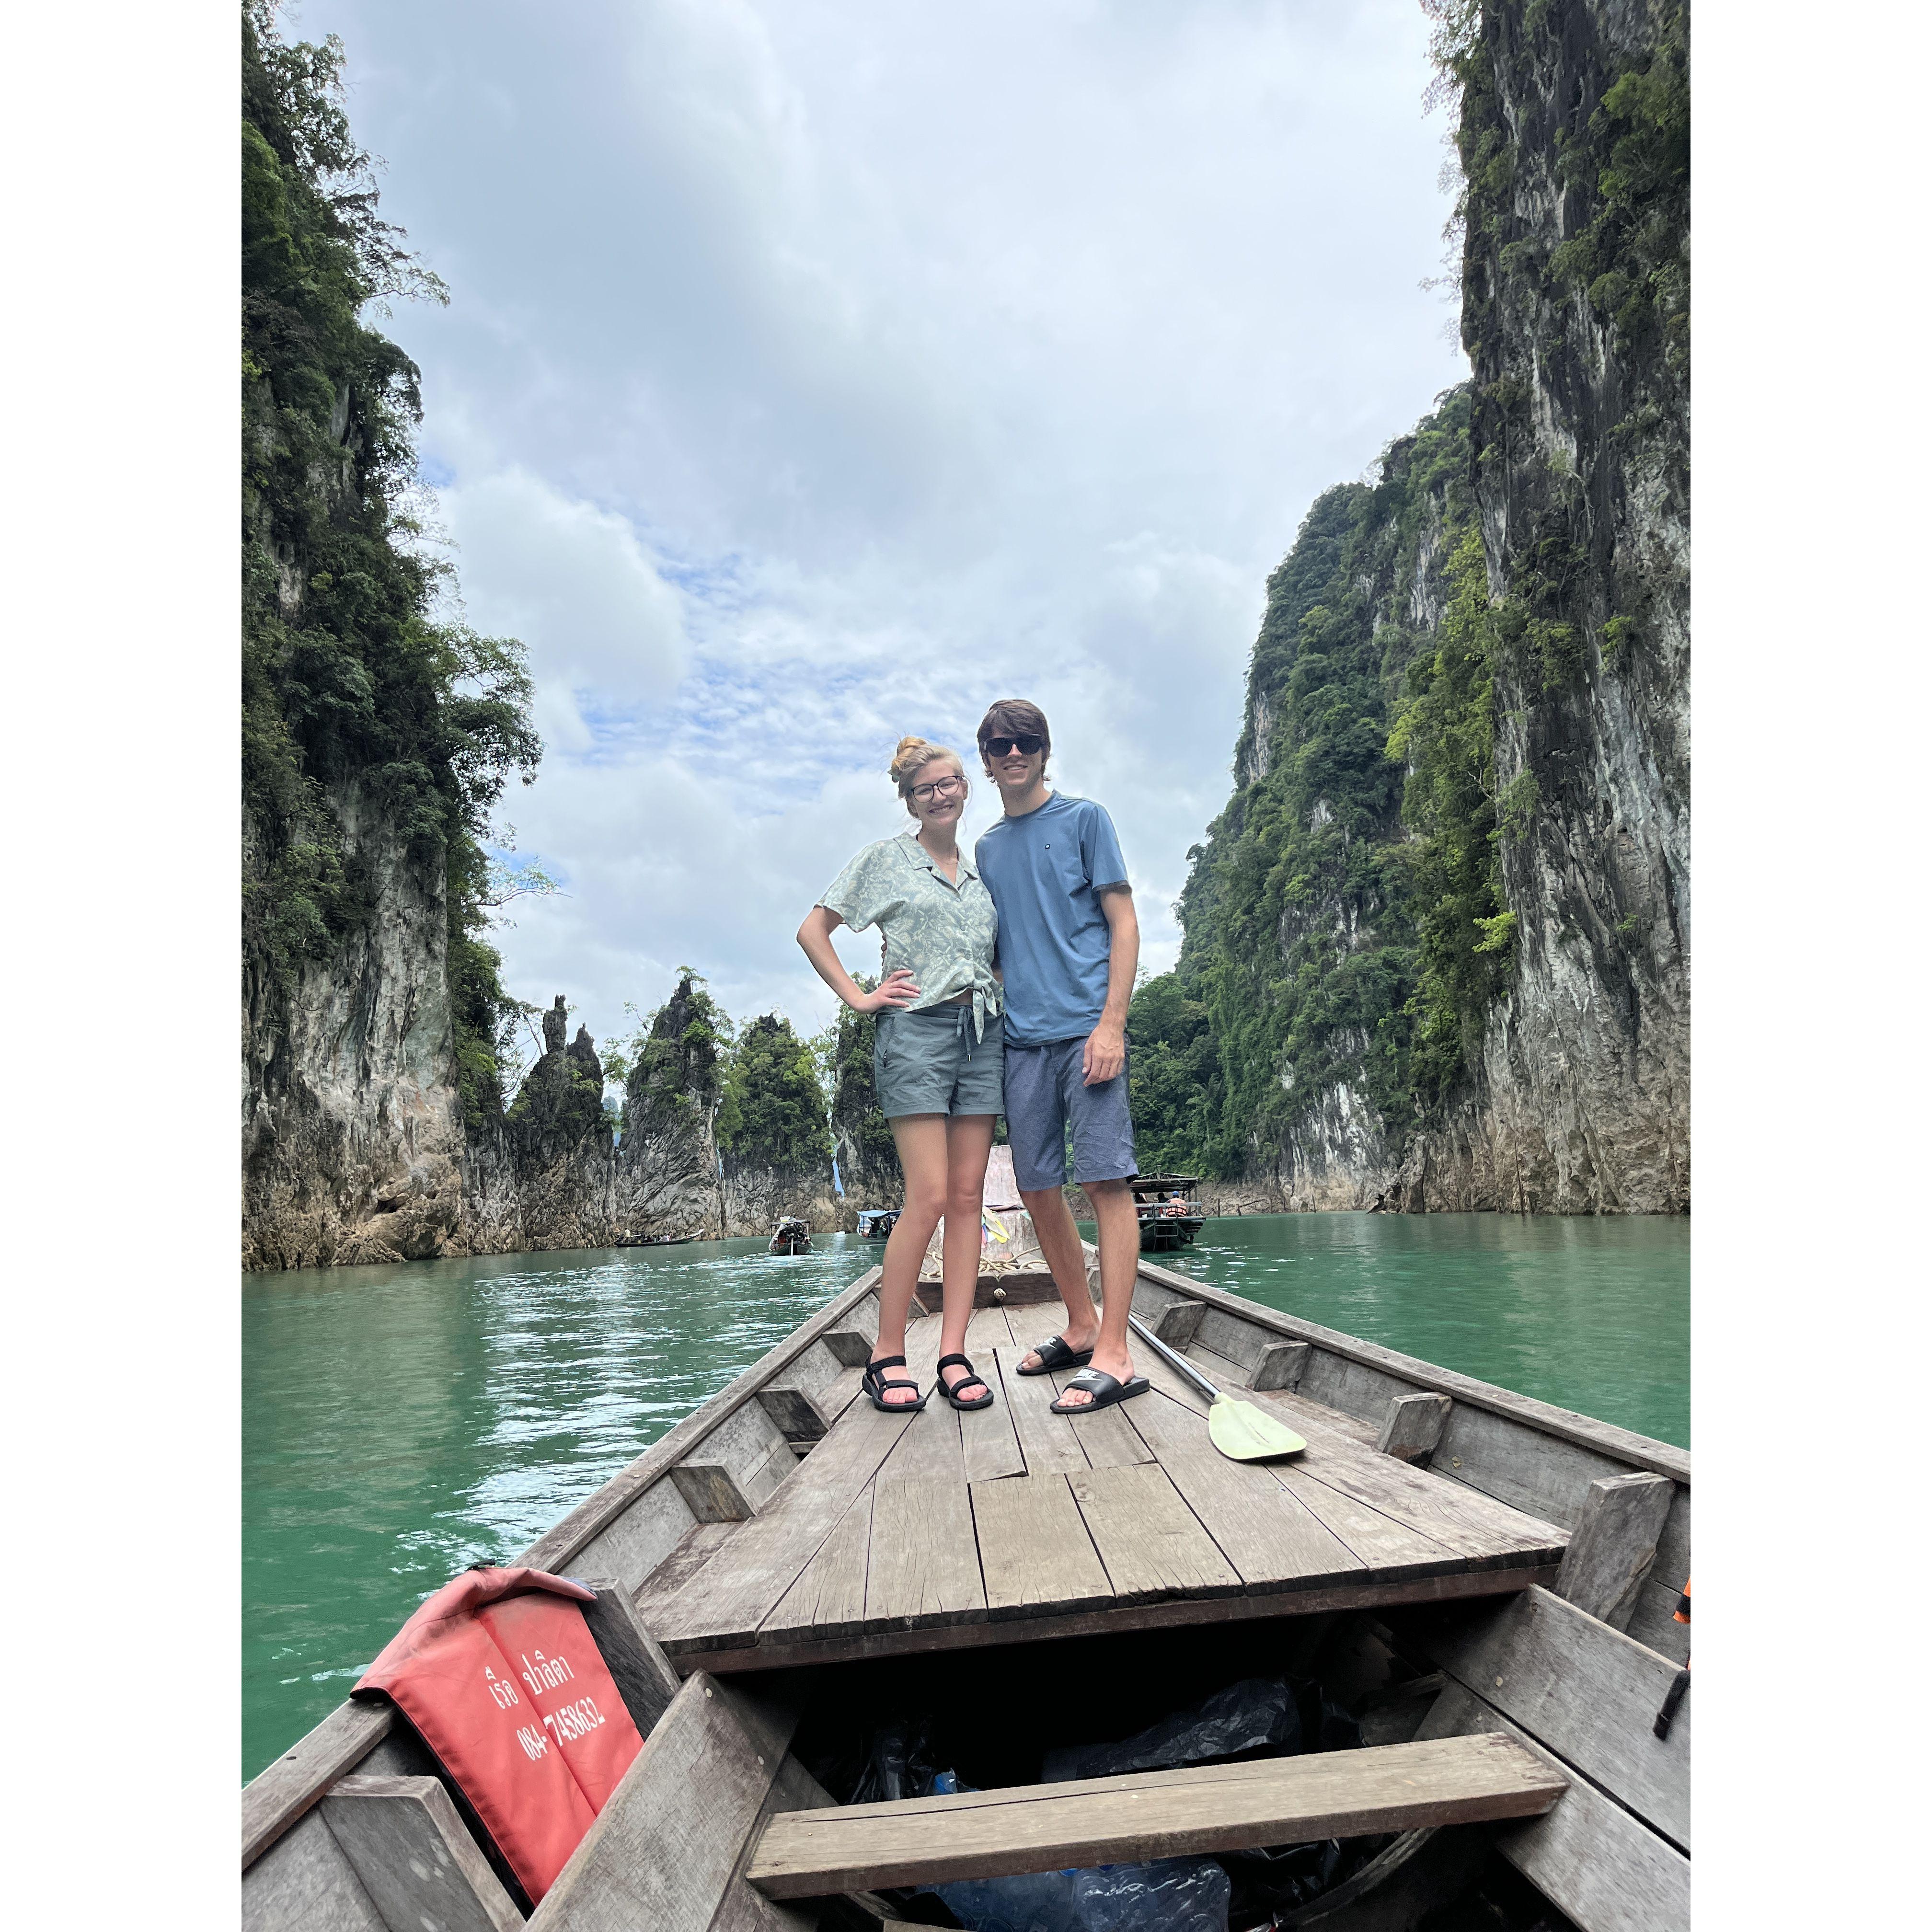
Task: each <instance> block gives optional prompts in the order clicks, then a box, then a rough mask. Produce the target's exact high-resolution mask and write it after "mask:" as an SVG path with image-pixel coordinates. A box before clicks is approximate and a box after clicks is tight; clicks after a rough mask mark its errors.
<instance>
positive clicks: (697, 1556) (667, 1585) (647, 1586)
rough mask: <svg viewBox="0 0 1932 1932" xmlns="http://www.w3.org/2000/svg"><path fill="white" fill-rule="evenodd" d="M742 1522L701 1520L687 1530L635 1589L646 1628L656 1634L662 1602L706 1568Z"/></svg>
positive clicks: (639, 1614) (632, 1594) (640, 1613)
mask: <svg viewBox="0 0 1932 1932" xmlns="http://www.w3.org/2000/svg"><path fill="white" fill-rule="evenodd" d="M738 1529H739V1525H738V1524H736V1523H698V1524H696V1525H694V1526H693V1527H692V1528H691V1529H688V1530H687V1531H686V1532H685V1535H684V1538H683V1540H682V1541H681V1542H679V1544H678V1545H677V1547H676V1548H675V1549H674V1550H672V1552H671V1553H670V1555H669V1556H667V1557H666V1558H665V1559H664V1561H663V1562H661V1563H660V1564H659V1565H658V1567H657V1568H655V1570H653V1571H652V1572H651V1574H649V1576H648V1577H646V1578H645V1579H644V1580H643V1583H640V1585H639V1586H637V1589H636V1590H635V1591H634V1592H632V1593H631V1601H632V1602H633V1603H634V1604H636V1605H637V1615H638V1616H640V1617H641V1618H642V1619H643V1623H644V1628H646V1630H647V1631H650V1632H651V1633H652V1635H653V1636H655V1634H656V1633H657V1628H658V1626H657V1622H656V1619H657V1613H658V1606H659V1605H660V1604H662V1603H663V1602H664V1600H665V1599H666V1598H669V1597H673V1596H675V1595H676V1594H677V1592H679V1590H681V1589H683V1588H684V1586H685V1584H687V1583H689V1582H690V1581H691V1578H692V1577H695V1576H696V1575H697V1573H698V1571H700V1570H702V1569H703V1568H704V1566H705V1565H706V1564H707V1563H709V1562H710V1561H711V1559H712V1557H713V1556H715V1555H716V1554H717V1553H718V1550H719V1549H720V1548H721V1547H722V1546H723V1545H724V1544H725V1543H727V1542H728V1541H730V1538H732V1537H733V1536H735V1535H736V1534H737V1532H738Z"/></svg>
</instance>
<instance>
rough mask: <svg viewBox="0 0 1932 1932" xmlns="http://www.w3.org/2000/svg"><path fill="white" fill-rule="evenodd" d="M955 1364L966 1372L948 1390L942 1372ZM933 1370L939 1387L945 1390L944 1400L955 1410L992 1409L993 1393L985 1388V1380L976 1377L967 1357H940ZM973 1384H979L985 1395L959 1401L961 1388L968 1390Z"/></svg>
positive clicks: (981, 1377)
mask: <svg viewBox="0 0 1932 1932" xmlns="http://www.w3.org/2000/svg"><path fill="white" fill-rule="evenodd" d="M955 1362H957V1363H958V1364H959V1366H960V1367H962V1369H964V1370H965V1371H966V1373H965V1374H964V1375H963V1376H961V1377H960V1378H959V1380H958V1381H957V1382H955V1383H954V1384H953V1385H952V1387H951V1388H947V1385H946V1376H945V1374H944V1371H945V1370H947V1369H950V1367H952V1366H953V1364H954V1363H955ZM933 1369H934V1371H935V1373H936V1374H938V1378H939V1386H940V1387H941V1388H942V1389H945V1391H946V1400H947V1401H948V1402H950V1403H952V1405H953V1407H954V1408H955V1409H991V1408H992V1406H993V1391H992V1390H991V1389H990V1388H987V1386H986V1378H985V1377H984V1376H980V1375H976V1374H974V1372H973V1364H972V1362H971V1360H970V1359H969V1358H968V1357H966V1356H965V1355H941V1357H940V1358H939V1360H938V1361H936V1362H935V1363H934V1364H933ZM975 1382H977V1383H978V1384H979V1385H980V1388H982V1389H983V1390H984V1391H985V1393H984V1394H981V1395H978V1396H974V1397H969V1398H968V1400H965V1401H964V1402H962V1401H961V1400H960V1399H959V1391H961V1390H962V1389H963V1388H971V1387H972V1386H973V1385H974V1383H975Z"/></svg>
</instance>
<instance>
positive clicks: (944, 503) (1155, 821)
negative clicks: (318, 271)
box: [284, 0, 1465, 1041]
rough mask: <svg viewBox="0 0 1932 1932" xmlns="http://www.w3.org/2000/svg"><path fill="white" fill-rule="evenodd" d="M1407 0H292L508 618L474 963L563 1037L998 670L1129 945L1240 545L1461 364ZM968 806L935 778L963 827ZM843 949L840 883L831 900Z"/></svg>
mask: <svg viewBox="0 0 1932 1932" xmlns="http://www.w3.org/2000/svg"><path fill="white" fill-rule="evenodd" d="M1425 28H1426V23H1425V22H1424V19H1423V17H1422V15H1421V11H1420V9H1419V8H1418V6H1417V5H1416V4H1415V0H1352V4H1344V0H1274V4H1270V3H1269V0H1184V4H1183V0H1118V4H1114V5H1106V4H1103V0H1088V4H1075V3H1074V0H1025V3H1024V4H1008V0H975V4H974V5H971V6H965V7H962V6H946V7H942V6H940V5H933V4H922V0H762V4H755V5H754V4H748V0H623V4H619V0H571V4H569V5H535V4H522V5H505V4H495V3H494V0H462V4H460V5H459V4H455V0H384V4H383V5H369V4H360V3H359V0H306V4H305V5H302V6H300V7H297V8H292V9H290V10H288V11H287V12H286V13H285V14H284V32H285V33H286V34H289V35H290V37H302V38H311V39H314V38H320V37H321V36H322V35H323V34H326V33H329V32H335V33H338V34H341V36H342V37H343V39H344V41H345V43H347V51H348V71H349V77H350V113H351V116H352V118H353V123H354V125H355V127H356V132H357V133H358V135H359V137H360V138H361V139H362V142H364V144H365V145H367V146H368V147H369V148H371V149H373V150H374V151H375V152H376V153H377V154H379V155H380V156H381V157H383V159H384V160H386V163H387V167H386V171H385V173H384V175H383V199H384V208H385V211H386V213H387V214H388V215H389V217H390V218H391V219H392V220H395V221H398V222H400V223H402V224H403V225H404V226H405V227H406V228H407V229H408V230H409V233H410V238H411V241H412V243H413V245H415V246H416V248H419V250H420V251H422V254H424V255H425V257H426V258H427V259H428V262H429V263H430V264H431V266H433V267H434V268H435V269H437V271H438V272H440V274H441V275H443V277H444V278H445V279H446V281H447V282H448V283H449V287H450V289H451V291H452V302H451V303H450V305H449V308H447V309H446V310H440V311H439V310H437V309H434V308H429V307H427V306H424V305H399V306H398V309H397V311H396V313H395V316H394V317H393V319H392V320H391V321H390V322H389V323H387V324H386V325H384V326H386V327H387V328H388V329H389V332H391V333H392V334H393V335H395V337H396V338H397V339H398V341H400V342H401V344H403V345H404V347H405V348H406V349H407V350H408V352H409V353H410V354H411V355H412V356H414V357H415V358H416V360H417V361H418V362H419V363H420V364H421V365H422V371H423V394H424V398H425V410H426V414H425V422H424V426H423V433H422V454H423V458H424V468H425V475H427V476H428V478H429V480H430V481H431V482H432V483H433V484H434V485H435V486H436V489H437V496H438V499H439V502H440V516H441V520H442V522H443V526H444V527H445V528H446V530H447V532H448V533H449V535H450V537H451V538H452V539H453V540H454V541H455V544H456V546H457V548H456V551H455V562H456V564H457V567H458V572H459V574H460V582H461V585H462V592H463V601H464V604H465V607H466V614H467V616H468V617H469V619H470V621H471V622H473V623H475V625H477V626H478V628H481V629H484V630H485V631H490V632H494V633H499V634H503V633H507V634H513V635H515V636H517V637H521V638H523V640H524V641H525V642H526V643H527V645H528V646H529V652H530V659H531V664H532V669H533V670H534V672H535V676H536V680H537V687H538V703H537V712H538V724H539V727H540V728H541V732H542V734H543V738H544V745H545V752H544V763H543V768H542V772H541V776H540V777H539V778H538V780H537V781H536V783H535V784H534V785H532V786H531V787H529V788H528V789H523V788H520V787H513V788H512V791H511V795H510V796H508V798H507V799H505V806H504V811H503V816H504V817H505V819H506V820H508V821H510V822H512V823H514V825H515V826H516V828H517V845H518V847H519V850H520V853H521V854H522V855H523V856H531V855H538V856H541V859H542V861H543V862H544V864H545V865H547V867H548V868H549V869H550V871H552V872H553V873H554V874H556V876H557V877H559V879H560V880H562V883H563V885H564V888H565V892H566V893H567V895H568V896H564V897H559V898H554V899H551V900H548V901H541V902H530V901H525V902H523V903H522V904H520V905H519V906H518V907H516V908H515V909H514V914H513V916H514V918H515V919H516V924H515V926H514V929H511V930H507V931H505V932H502V933H501V934H499V936H498V943H499V944H500V945H501V946H502V950H503V954H504V959H505V978H506V980H507V982H508V986H509V987H510V989H511V991H512V992H514V993H515V994H517V995H518V996H519V997H520V998H524V999H526V1000H531V1001H538V1002H540V1003H541V1004H544V1005H545V1006H547V1005H548V1004H549V1003H550V998H551V996H552V995H553V994H555V993H558V992H562V993H563V994H565V995H566V996H567V997H568V1000H569V1001H570V1003H571V1007H572V1008H573V1010H574V1018H575V1019H582V1020H583V1021H584V1022H586V1023H587V1024H588V1025H589V1027H590V1029H591V1031H592V1034H593V1035H594V1036H595V1037H597V1038H598V1040H600V1041H601V1040H604V1039H605V1038H606V1037H608V1036H610V1034H613V1033H615V1032H616V1031H619V1029H620V1028H625V1020H624V1014H623V1009H624V1007H625V1003H626V1002H627V1001H630V1002H634V1003H635V1004H636V1005H637V1007H640V1009H642V1010H644V1011H646V1012H648V1011H649V1010H650V1009H651V1008H652V1007H655V1006H656V1005H657V1004H659V1003H660V1002H661V1001H662V1000H663V998H664V997H665V995H666V994H667V992H668V991H669V989H670V982H671V978H672V975H673V971H674V970H675V969H676V967H677V966H679V965H680V964H686V965H692V966H694V967H697V968H699V969H700V971H703V972H705V973H706V974H709V977H710V979H711V981H712V986H713V988H714V989H715V992H717V993H718V995H719V996H720V997H721V999H722V1000H723V1001H724V1004H726V1006H727V1007H728V1008H729V1009H730V1010H731V1011H732V1012H733V1013H735V1014H736V1015H737V1016H739V1017H740V1018H741V1019H742V1018H745V1017H747V1016H750V1015H751V1014H752V1013H758V1012H762V1011H765V1010H769V1009H772V1008H774V1007H775V1008H777V1009H778V1010H781V1011H783V1012H785V1013H788V1014H790V1016H791V1017H792V1018H793V1020H794V1021H795V1022H797V1023H798V1024H799V1025H801V1026H802V1027H804V1028H808V1029H810V1028H816V1027H817V1026H819V1025H822V1024H823V1022H824V1021H825V1020H826V1019H828V1018H829V1016H830V1015H831V1013H832V1011H833V1010H834V1007H835V1002H834V1001H833V999H832V995H831V994H830V993H829V992H827V991H826V989H824V988H823V986H820V983H819V982H818V981H817V979H816V978H815V977H814V976H813V975H812V974H811V970H810V968H808V967H807V966H806V965H805V962H804V959H803V957H802V955H801V954H800V953H799V951H798V950H797V948H796V946H795V945H794V944H793V941H792V934H793V932H794V931H795V930H796V927H797V925H798V922H799V919H800V918H801V917H802V916H803V914H804V913H805V910H806V908H807V907H808V906H809V905H810V904H811V902H812V901H813V899H814V897H815V896H816V895H817V893H818V892H820V891H821V890H823V888H824V886H826V884H827V883H829V880H831V878H832V876H833V874H835V872H836V871H837V870H838V867H839V866H840V865H841V864H842V863H843V862H844V859H846V858H847V856H849V854H850V853H852V852H853V850H856V849H857V847H859V846H860V845H862V844H865V842H867V841H869V840H871V839H874V838H883V837H885V836H887V835H890V834H891V833H892V832H895V831H898V830H900V829H903V828H904V826H906V825H907V823H908V821H907V820H906V818H905V817H904V814H903V811H902V808H901V807H900V806H899V805H898V802H897V799H896V798H895V796H894V794H893V793H892V788H891V786H890V784H889V781H888V780H887V779H886V777H885V775H884V768H885V766H886V760H887V758H888V757H889V754H890V751H891V749H892V745H893V744H894V743H895V741H896V740H897V739H898V736H899V735H900V733H902V732H905V731H916V732H919V733H922V735H924V736H927V737H929V738H933V739H940V740H941V741H944V742H949V743H952V744H954V745H959V747H961V748H962V749H967V748H970V745H971V740H972V736H973V731H974V726H975V724H977V721H978V718H979V717H980V713H981V712H982V711H983V709H984V707H985V706H986V704H987V703H989V701H990V700H992V699H993V698H995V697H1005V696H1010V695H1019V696H1025V697H1031V698H1032V699H1034V700H1035V701H1036V702H1037V703H1040V705H1041V706H1043V708H1044V709H1046V712H1047V713H1048V715H1049V718H1051V720H1052V724H1053V728H1054V733H1055V774H1054V776H1055V781H1056V782H1057V783H1058V784H1059V785H1060V786H1061V787H1062V788H1063V789H1064V790H1068V791H1070V792H1073V793H1080V794H1084V795H1086V796H1092V797H1094V798H1097V799H1100V801H1101V802H1103V803H1104V804H1105V805H1106V806H1107V807H1108V808H1109V810H1110V811H1112V814H1113V815H1114V817H1115V822H1116V823H1117V824H1118V826H1119V829H1120V832H1121V841H1122V844H1123V845H1124V849H1125V850H1126V853H1127V860H1128V863H1129V866H1130V869H1131V871H1132V873H1133V882H1134V886H1135V888H1136V901H1137V903H1138V904H1139V910H1140V916H1141V922H1142V934H1143V954H1142V957H1143V962H1144V964H1145V965H1146V966H1148V968H1151V969H1153V970H1155V971H1159V970H1162V969H1163V968H1166V967H1167V966H1169V965H1171V964H1172V962H1173V959H1174V956H1175V952H1176V950H1177V949H1178V944H1179V938H1180V935H1179V931H1178V927H1177V926H1176V925H1175V921H1174V919H1173V916H1172V912H1171V910H1170V907H1171V905H1172V901H1173V900H1174V899H1175V896H1176V895H1178V892H1179V891H1180V889H1181V884H1182V882H1183V880H1184V878H1185V877H1186V874H1187V859H1186V854H1187V848H1188V847H1190V845H1192V844H1194V843H1196V841H1198V840H1199V838H1200V837H1201V835H1202V832H1203V831H1204V830H1205V827H1206V826H1207V824H1208V821H1209V820H1210V819H1211V818H1212V817H1214V814H1216V813H1217V811H1220V808H1221V807H1222V805H1223V804H1224V803H1225V802H1226V799H1227V796H1228V790H1229V766H1230V759H1231V756H1232V751H1233V747H1234V742H1235V734H1236V732H1237V730H1238V726H1239V721H1240V713H1241V695H1242V689H1243V684H1244V677H1245V673H1246V669H1247V658H1248V654H1249V651H1250V647H1251V646H1252V644H1253V639H1254V634H1255V630H1256V625H1257V622H1258V621H1259V617H1260V614H1261V610H1262V601H1263V595H1264V583H1265V578H1266V577H1267V575H1268V571H1270V570H1271V569H1272V568H1274V565H1275V564H1276V563H1277V562H1279V561H1280V558H1281V556H1283V553H1284V552H1285V551H1286V550H1287V548H1288V547H1289V544H1290V543H1291V542H1292V540H1293V538H1294V535H1295V528H1296V526H1297V525H1298V523H1299V522H1300V521H1301V518H1302V517H1303V515H1304V514H1305V513H1306V511H1307V508H1308V505H1309V504H1310V501H1311V500H1312V499H1313V497H1314V496H1316V493H1318V492H1319V491H1320V490H1322V489H1324V488H1325V487H1327V486H1328V485H1329V484H1332V483H1334V482H1337V481H1342V480H1344V479H1346V478H1352V477H1355V476H1357V475H1360V474H1361V472H1363V470H1364V469H1365V468H1366V467H1367V466H1368V465H1369V464H1370V463H1372V462H1373V460H1374V458H1375V456H1376V453H1377V452H1378V451H1379V449H1380V448H1381V447H1382V445H1383V444H1384V443H1386V442H1387V441H1388V439H1389V438H1390V437H1393V436H1395V435H1397V434H1400V433H1402V432H1403V431H1405V430H1406V429H1407V428H1409V427H1410V426H1411V425H1412V424H1413V423H1414V422H1415V420H1416V419H1417V418H1418V416H1421V414H1422V413H1424V411H1425V410H1427V408H1428V407H1429V405H1430V401H1431V399H1432V398H1433V397H1434V396H1435V395H1436V393H1437V392H1439V391H1440V390H1442V389H1445V387H1447V386H1448V385H1450V384H1451V383H1454V382H1456V381H1458V380H1460V378H1461V377H1462V376H1463V374H1464V373H1465V367H1464V364H1463V359H1462V357H1461V355H1460V352H1459V351H1458V350H1457V349H1456V348H1455V347H1454V344H1453V341H1452V339H1451V332H1450V331H1449V330H1448V328H1447V327H1445V323H1446V320H1447V318H1448V309H1447V308H1446V306H1445V302H1444V299H1443V297H1442V296H1441V295H1440V294H1439V293H1428V292H1425V291H1424V290H1422V289H1421V287H1420V286H1419V284H1420V283H1421V281H1422V279H1423V278H1425V277H1427V276H1430V275H1435V274H1437V273H1439V261H1440V257H1441V254H1442V242H1441V240H1440V230H1441V228H1442V222H1443V220H1444V217H1445V214H1446V213H1447V212H1448V209H1447V206H1446V203H1445V196H1444V195H1443V194H1442V192H1441V190H1439V187H1438V185H1437V178H1438V173H1439V169H1440V167H1441V165H1442V160H1443V154H1444V151H1443V148H1442V145H1441V142H1442V131H1443V121H1442V116H1441V115H1440V114H1438V115H1436V116H1434V117H1433V118H1428V119H1425V118H1424V116H1423V114H1422V112H1421V93H1422V90H1423V88H1424V85H1425V84H1426V83H1427V79H1428V70H1427V61H1426V58H1425V55H1424V45H1425V40H1426V31H1425ZM997 811H998V799H997V797H996V796H995V794H994V793H993V789H992V785H991V784H990V782H989V781H985V780H982V781H980V784H979V785H978V787H977V789H976V793H975V796H974V800H973V802H972V804H971V806H970V807H969V808H968V820H967V824H968V835H969V836H970V835H974V834H977V832H978V831H979V830H980V829H983V826H985V825H986V824H987V823H990V822H991V819H992V816H993V815H994V814H995V813H996V812H997ZM841 941H842V945H841V950H842V951H843V952H844V956H845V957H846V959H847V961H848V962H849V963H850V964H851V965H853V967H854V968H863V967H864V966H865V965H868V964H869V965H874V966H876V963H877V941H876V938H874V936H871V935H868V936H867V937H865V938H851V937H850V936H849V935H841Z"/></svg>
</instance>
